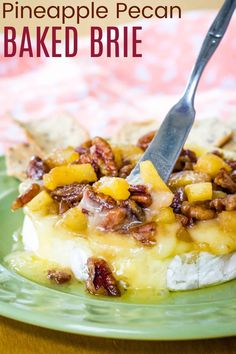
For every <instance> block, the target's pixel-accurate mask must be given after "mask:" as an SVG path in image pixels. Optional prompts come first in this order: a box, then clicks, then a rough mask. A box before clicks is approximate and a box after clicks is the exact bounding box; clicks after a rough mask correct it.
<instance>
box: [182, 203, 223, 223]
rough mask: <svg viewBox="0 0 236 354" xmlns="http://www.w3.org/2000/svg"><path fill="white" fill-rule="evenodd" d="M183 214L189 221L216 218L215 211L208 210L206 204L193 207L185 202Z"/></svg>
mask: <svg viewBox="0 0 236 354" xmlns="http://www.w3.org/2000/svg"><path fill="white" fill-rule="evenodd" d="M181 212H182V214H183V215H185V216H187V217H188V218H189V219H191V218H192V219H194V220H209V219H214V218H215V217H216V213H215V211H214V210H211V209H209V208H207V206H206V205H204V204H202V205H193V204H191V203H189V202H183V204H182V207H181Z"/></svg>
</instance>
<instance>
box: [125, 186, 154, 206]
mask: <svg viewBox="0 0 236 354" xmlns="http://www.w3.org/2000/svg"><path fill="white" fill-rule="evenodd" d="M129 191H130V194H131V196H130V198H131V199H132V200H134V201H135V202H136V203H137V204H139V205H140V206H141V207H143V208H148V207H149V206H150V205H151V204H152V196H151V194H150V193H149V192H148V189H147V187H146V186H144V185H143V184H137V185H132V186H130V188H129Z"/></svg>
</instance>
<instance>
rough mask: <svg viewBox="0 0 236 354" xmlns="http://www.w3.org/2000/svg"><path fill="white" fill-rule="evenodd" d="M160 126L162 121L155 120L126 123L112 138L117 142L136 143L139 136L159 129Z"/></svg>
mask: <svg viewBox="0 0 236 354" xmlns="http://www.w3.org/2000/svg"><path fill="white" fill-rule="evenodd" d="M159 126H160V122H158V121H155V120H147V121H142V122H130V123H126V124H124V125H123V126H122V127H121V128H120V129H119V131H118V132H117V133H116V134H115V136H114V137H113V138H112V142H114V143H116V144H130V145H136V144H137V142H138V139H139V138H141V137H142V136H143V135H145V134H147V133H149V132H150V131H153V130H157V128H158V127H159Z"/></svg>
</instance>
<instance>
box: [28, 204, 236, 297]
mask: <svg viewBox="0 0 236 354" xmlns="http://www.w3.org/2000/svg"><path fill="white" fill-rule="evenodd" d="M25 213H26V216H25V219H24V225H23V230H22V236H23V244H24V248H25V250H26V251H31V252H33V253H35V254H36V255H37V256H38V257H40V258H42V259H44V260H47V261H48V262H54V263H56V264H58V266H60V267H66V268H70V269H71V270H72V272H73V273H74V276H75V278H76V279H78V280H79V281H85V280H86V279H87V278H88V269H87V259H88V258H89V257H91V256H95V257H97V256H98V257H102V258H104V259H106V260H107V261H108V262H109V264H111V266H112V269H113V272H114V274H115V276H116V278H117V279H118V280H122V281H123V283H125V284H126V285H127V287H129V288H132V289H146V288H152V289H169V290H171V291H177V290H189V289H197V288H202V287H205V286H209V285H213V284H217V283H223V282H225V281H228V280H231V279H233V278H235V277H236V254H235V253H233V252H231V253H228V254H224V255H220V254H219V255H216V254H212V253H209V252H206V251H203V252H201V251H199V250H198V251H194V250H193V248H192V244H191V243H190V244H187V243H186V244H185V243H184V242H183V241H181V242H177V241H176V237H175V234H176V230H177V229H178V225H176V224H173V225H168V226H167V225H166V227H165V228H164V229H163V230H159V231H160V234H159V238H158V239H159V242H158V243H157V245H156V246H154V247H152V248H145V247H142V246H140V245H137V244H136V242H135V241H134V240H132V238H129V237H124V236H119V235H114V234H113V235H109V234H98V233H96V232H94V233H93V234H90V236H89V238H88V237H85V236H84V235H78V234H73V233H69V232H65V230H63V229H62V228H60V227H58V216H47V217H45V216H44V217H42V216H39V215H35V214H32V213H30V212H29V211H27V208H25ZM206 224H209V225H210V223H209V222H208V223H206ZM209 225H206V226H208V233H209V232H210V233H212V235H214V232H215V230H214V228H213V227H212V228H209ZM198 229H199V230H198ZM210 230H211V231H210ZM198 232H200V233H201V232H202V229H201V227H199V226H198V228H197V227H196V228H195V230H194V231H193V234H194V237H195V239H196V238H197V235H198ZM199 237H200V236H199ZM208 238H209V237H208ZM200 239H201V237H200ZM181 246H182V248H181ZM177 253H179V254H177Z"/></svg>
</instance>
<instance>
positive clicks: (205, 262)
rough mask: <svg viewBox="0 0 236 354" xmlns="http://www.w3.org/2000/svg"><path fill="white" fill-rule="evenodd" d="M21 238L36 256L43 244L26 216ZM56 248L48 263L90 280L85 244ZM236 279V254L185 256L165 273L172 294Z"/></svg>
mask: <svg viewBox="0 0 236 354" xmlns="http://www.w3.org/2000/svg"><path fill="white" fill-rule="evenodd" d="M22 236H23V244H24V249H25V250H26V251H31V252H34V253H36V254H37V250H38V248H39V242H40V240H39V237H38V235H37V231H36V228H35V226H34V224H33V222H32V221H31V219H30V217H29V216H25V219H24V225H23V230H22ZM54 246H55V247H53V249H54V252H53V254H51V259H49V261H52V262H57V263H58V265H60V266H67V267H70V268H71V270H72V272H73V273H74V276H75V278H76V279H78V280H80V281H85V280H87V278H88V269H87V259H88V258H89V257H91V256H92V251H91V250H90V249H89V247H88V246H87V245H86V244H85V243H84V242H83V240H81V242H80V244H79V245H78V244H77V243H75V242H74V241H73V240H66V241H65V240H64V241H63V243H61V241H59V240H58V241H57V242H56V240H55V242H54ZM157 276H158V275H157ZM234 278H236V253H230V254H227V255H222V256H216V255H213V254H210V253H208V252H200V253H198V252H189V253H184V254H181V255H177V256H175V257H173V259H172V260H170V263H169V265H168V267H167V273H166V283H167V289H168V290H170V291H179V290H191V289H199V288H203V287H206V286H209V285H214V284H220V283H223V282H226V281H229V280H232V279H234Z"/></svg>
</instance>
